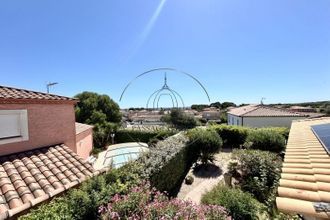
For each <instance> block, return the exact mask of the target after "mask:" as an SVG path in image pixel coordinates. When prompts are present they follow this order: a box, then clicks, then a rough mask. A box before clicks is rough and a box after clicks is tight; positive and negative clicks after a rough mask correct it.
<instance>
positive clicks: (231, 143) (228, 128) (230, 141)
mask: <svg viewBox="0 0 330 220" xmlns="http://www.w3.org/2000/svg"><path fill="white" fill-rule="evenodd" d="M210 128H211V129H214V130H215V131H216V132H217V133H218V134H219V135H220V137H221V138H222V140H223V142H224V145H225V146H226V147H232V148H239V147H240V146H241V145H243V144H244V142H245V139H246V137H247V135H248V131H249V130H250V128H246V127H241V126H232V125H224V124H222V125H214V126H211V127H210Z"/></svg>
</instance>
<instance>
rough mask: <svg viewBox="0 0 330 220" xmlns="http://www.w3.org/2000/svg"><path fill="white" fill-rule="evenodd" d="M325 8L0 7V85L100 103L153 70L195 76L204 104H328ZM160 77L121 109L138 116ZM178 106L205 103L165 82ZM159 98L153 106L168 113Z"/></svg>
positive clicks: (171, 1) (120, 1)
mask: <svg viewBox="0 0 330 220" xmlns="http://www.w3.org/2000/svg"><path fill="white" fill-rule="evenodd" d="M329 21H330V1H329V0H316V1H310V0H290V1H288V0H273V1H264V0H258V1H256V0H251V1H245V0H144V1H133V0H130V1H129V0H117V1H115V0H99V1H83V0H79V1H78V0H74V1H69V0H57V1H55V0H47V1H46V0H31V1H24V0H21V1H16V0H11V1H0V30H1V34H0V76H1V77H0V84H1V85H7V86H13V87H19V88H26V89H32V90H37V91H45V84H46V83H47V82H49V81H51V82H54V81H56V82H59V85H57V86H55V87H54V88H52V90H51V91H52V92H53V93H56V94H61V95H66V96H73V95H75V94H77V93H79V92H82V91H95V92H98V93H104V94H108V95H109V96H110V97H112V98H113V99H114V100H115V101H117V102H119V97H120V94H121V92H122V90H123V88H124V87H125V85H126V84H127V83H128V82H129V81H130V80H131V79H133V78H134V77H135V76H136V75H138V74H140V73H142V72H144V71H147V70H149V69H152V68H157V67H174V68H177V69H180V70H183V71H186V72H188V73H191V74H193V75H194V76H196V77H197V78H198V79H200V81H201V82H202V83H203V84H204V85H205V87H206V88H207V90H208V93H209V95H210V97H211V101H212V102H213V101H220V102H223V101H233V102H235V103H237V104H239V103H257V102H259V101H260V99H261V97H265V98H266V100H265V103H278V102H282V103H283V102H304V101H317V100H329V99H330V96H329V95H330V22H329ZM163 75H164V73H163V72H158V73H155V74H150V75H146V76H145V77H143V78H140V79H139V80H137V81H136V82H135V83H133V84H132V86H131V87H129V89H128V90H127V93H125V95H124V97H123V100H122V101H121V102H120V103H119V104H120V105H121V107H129V106H145V105H146V102H147V99H148V97H149V95H150V94H151V93H152V92H153V91H155V90H157V89H159V88H160V87H161V86H162V79H163ZM168 84H169V86H170V87H171V88H172V89H175V90H176V91H178V92H179V93H180V94H181V95H182V97H183V99H184V101H185V104H186V105H190V104H192V103H208V100H207V97H206V95H205V94H204V93H203V91H202V90H201V88H200V87H199V86H198V85H197V84H196V83H195V82H194V81H193V80H191V79H189V78H186V77H184V75H178V74H175V73H171V72H169V73H168ZM170 104H171V101H170V97H168V96H162V98H161V101H160V105H170Z"/></svg>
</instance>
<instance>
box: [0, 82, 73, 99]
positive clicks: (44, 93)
mask: <svg viewBox="0 0 330 220" xmlns="http://www.w3.org/2000/svg"><path fill="white" fill-rule="evenodd" d="M0 88H6V89H16V90H20V91H24V92H33V93H39V94H42V95H50V96H58V97H61V98H66V99H77V98H71V97H68V96H63V95H56V94H53V93H46V92H38V91H34V90H29V89H22V88H16V87H11V86H3V85H0Z"/></svg>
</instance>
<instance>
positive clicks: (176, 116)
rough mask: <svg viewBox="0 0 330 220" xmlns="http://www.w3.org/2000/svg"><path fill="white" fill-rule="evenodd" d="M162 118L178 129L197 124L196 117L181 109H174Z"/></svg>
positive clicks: (192, 126)
mask: <svg viewBox="0 0 330 220" xmlns="http://www.w3.org/2000/svg"><path fill="white" fill-rule="evenodd" d="M161 120H162V121H164V122H166V123H169V124H171V125H173V126H174V127H176V128H178V129H187V128H194V127H196V126H197V121H196V120H195V118H194V117H192V116H189V115H187V114H185V113H184V112H183V111H182V110H180V109H172V110H171V113H170V114H167V115H164V116H163V117H162V118H161Z"/></svg>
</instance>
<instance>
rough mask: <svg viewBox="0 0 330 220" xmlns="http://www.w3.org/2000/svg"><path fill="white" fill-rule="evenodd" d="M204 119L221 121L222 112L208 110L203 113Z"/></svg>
mask: <svg viewBox="0 0 330 220" xmlns="http://www.w3.org/2000/svg"><path fill="white" fill-rule="evenodd" d="M202 118H203V119H205V120H207V121H217V120H220V111H218V110H206V111H203V112H202Z"/></svg>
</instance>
